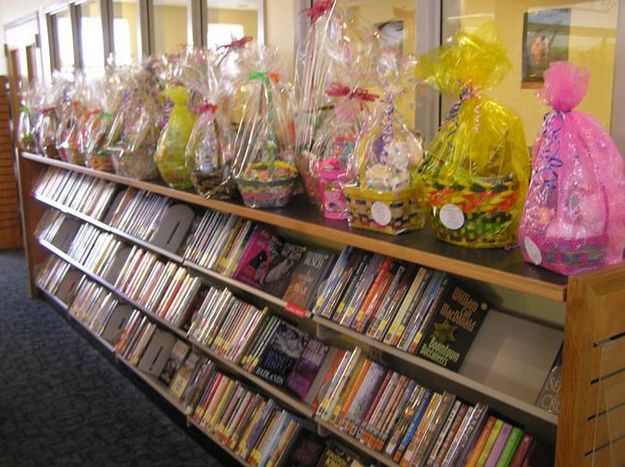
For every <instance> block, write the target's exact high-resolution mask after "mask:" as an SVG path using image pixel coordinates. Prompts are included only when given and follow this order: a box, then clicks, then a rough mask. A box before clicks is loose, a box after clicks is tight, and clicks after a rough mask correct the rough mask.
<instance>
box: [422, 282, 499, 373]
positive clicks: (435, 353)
mask: <svg viewBox="0 0 625 467" xmlns="http://www.w3.org/2000/svg"><path fill="white" fill-rule="evenodd" d="M488 309H489V306H488V304H487V303H485V302H484V301H483V300H482V299H481V298H480V297H477V296H475V295H474V294H473V293H472V292H471V291H469V290H468V289H467V288H466V287H464V286H463V285H462V284H460V283H459V282H458V281H456V280H454V279H451V280H450V281H449V283H448V284H447V288H446V289H445V291H444V292H443V296H442V297H441V300H440V301H439V302H438V304H437V307H436V308H435V309H434V310H433V311H432V313H433V314H432V317H431V319H430V320H429V321H428V323H427V326H426V327H425V328H424V330H423V337H422V339H421V342H420V345H419V348H418V350H417V355H418V356H419V357H422V358H425V359H426V360H430V361H432V362H434V363H437V364H439V365H441V366H443V367H445V368H448V369H450V370H454V371H458V369H459V368H460V365H461V364H462V360H463V359H464V357H465V356H466V354H467V352H468V350H469V347H470V346H471V343H472V342H473V339H474V338H475V336H476V334H477V331H478V330H479V328H480V326H481V325H482V323H483V322H484V318H485V317H486V313H488Z"/></svg>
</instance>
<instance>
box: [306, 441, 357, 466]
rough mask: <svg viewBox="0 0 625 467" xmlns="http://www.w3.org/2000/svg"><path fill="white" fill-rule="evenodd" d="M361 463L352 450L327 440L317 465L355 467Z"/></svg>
mask: <svg viewBox="0 0 625 467" xmlns="http://www.w3.org/2000/svg"><path fill="white" fill-rule="evenodd" d="M362 465H363V464H362V463H361V462H360V458H359V457H358V456H357V455H356V454H355V453H354V452H353V451H350V450H349V449H347V448H345V447H344V446H343V445H341V444H338V443H337V442H335V441H328V443H327V445H326V448H325V450H324V451H323V454H322V456H321V459H319V463H318V464H317V467H356V466H362Z"/></svg>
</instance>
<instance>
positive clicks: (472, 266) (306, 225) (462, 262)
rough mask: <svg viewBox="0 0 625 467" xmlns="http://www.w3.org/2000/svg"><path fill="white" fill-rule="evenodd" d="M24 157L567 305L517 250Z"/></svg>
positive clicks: (554, 284)
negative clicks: (354, 224)
mask: <svg viewBox="0 0 625 467" xmlns="http://www.w3.org/2000/svg"><path fill="white" fill-rule="evenodd" d="M22 157H24V158H25V159H28V160H31V161H35V162H37V163H40V164H45V165H48V166H53V167H59V168H63V169H67V170H72V171H74V172H78V173H84V174H87V175H91V176H93V177H97V178H102V179H105V180H109V181H112V182H116V183H119V184H122V185H127V186H132V187H135V188H139V189H142V190H147V191H151V192H154V193H158V194H161V195H163V196H167V197H169V198H173V199H178V200H180V201H184V202H187V203H191V204H195V205H197V206H203V207H206V208H210V209H214V210H216V211H220V212H226V213H231V214H236V215H239V216H241V217H244V218H247V219H251V220H254V221H258V222H263V223H265V224H269V225H273V226H276V227H280V228H285V229H289V230H292V231H296V232H299V233H302V234H306V235H311V236H313V237H317V238H320V239H332V240H334V241H336V242H339V243H342V244H345V245H352V246H355V247H357V248H362V249H364V250H368V251H371V252H374V253H379V254H382V255H386V256H391V257H393V258H399V259H402V260H405V261H410V262H413V263H417V264H420V265H422V266H426V267H430V268H433V269H438V270H441V271H445V272H449V273H452V274H456V275H459V276H463V277H467V278H470V279H474V280H478V281H482V282H486V283H490V284H493V285H498V286H502V287H506V288H509V289H511V290H516V291H519V292H524V293H529V294H532V295H536V296H539V297H543V298H547V299H549V300H554V301H558V302H563V301H565V300H566V284H567V279H566V277H563V276H560V275H558V274H555V273H552V272H549V271H546V270H543V269H540V268H537V267H534V266H531V265H529V264H527V263H526V262H525V261H523V258H522V257H521V253H520V251H519V250H518V249H513V250H511V251H505V250H504V249H492V250H474V249H468V248H462V247H457V246H454V245H449V244H446V243H443V242H440V241H438V240H437V239H436V237H435V235H434V233H433V232H432V230H431V229H430V228H428V227H426V228H424V229H422V230H419V231H417V232H412V233H406V234H402V235H398V236H389V235H384V234H377V233H373V232H367V231H364V230H356V229H351V228H350V227H348V225H347V223H346V222H345V221H331V220H327V219H325V218H324V217H323V216H322V215H321V214H320V213H318V212H317V211H316V210H314V209H312V208H311V207H310V206H309V205H308V204H307V203H306V201H305V200H304V199H303V198H301V197H300V198H296V199H294V200H293V201H292V202H290V203H289V204H288V205H287V206H285V207H284V208H280V209H273V210H263V209H253V208H249V207H247V206H244V205H243V204H240V203H236V202H226V201H218V200H212V199H205V198H203V197H201V196H199V195H196V194H194V193H189V192H185V191H179V190H174V189H172V188H169V187H167V186H164V185H161V184H157V183H153V182H144V181H140V180H133V179H129V178H126V177H121V176H119V175H115V174H111V173H108V172H100V171H97V170H92V169H89V168H87V167H82V166H77V165H73V164H69V163H67V162H63V161H58V160H53V159H47V158H45V157H41V156H39V155H36V154H30V153H22Z"/></svg>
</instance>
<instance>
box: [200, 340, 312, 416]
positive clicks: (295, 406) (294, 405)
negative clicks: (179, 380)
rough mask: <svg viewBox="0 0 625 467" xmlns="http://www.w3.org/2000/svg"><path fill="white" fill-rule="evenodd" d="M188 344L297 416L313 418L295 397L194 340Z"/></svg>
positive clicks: (306, 407)
mask: <svg viewBox="0 0 625 467" xmlns="http://www.w3.org/2000/svg"><path fill="white" fill-rule="evenodd" d="M188 342H189V343H190V344H191V345H193V347H194V348H196V349H198V350H200V351H201V352H203V353H204V354H206V355H207V356H208V357H210V358H211V359H212V360H213V361H214V362H215V363H216V364H218V365H219V366H221V367H222V368H225V369H227V370H229V371H230V372H232V373H234V374H237V375H239V376H241V377H243V378H245V379H247V380H248V381H250V382H251V383H253V384H254V385H255V386H257V387H259V388H261V389H262V390H263V391H265V392H266V393H267V394H268V395H270V396H271V397H273V398H274V399H277V400H278V401H280V402H282V403H283V404H284V405H285V406H287V407H289V408H290V409H292V410H295V411H296V412H298V413H299V414H301V415H304V416H306V417H308V418H312V417H313V411H312V409H311V408H310V407H308V406H307V405H306V404H304V403H303V402H301V401H299V400H298V399H296V398H295V397H293V396H291V395H290V394H287V393H286V392H284V391H282V390H281V389H279V388H277V387H276V386H274V385H272V384H270V383H268V382H267V381H265V380H264V379H262V378H259V377H258V376H256V375H254V374H252V373H250V372H249V371H247V370H245V369H244V368H242V367H240V366H239V365H237V364H236V363H233V362H231V361H230V360H228V359H226V358H224V357H223V356H221V355H220V354H218V353H216V352H214V351H213V350H211V349H209V348H208V347H206V346H205V345H203V344H201V343H200V342H198V341H196V340H195V339H193V338H189V339H188Z"/></svg>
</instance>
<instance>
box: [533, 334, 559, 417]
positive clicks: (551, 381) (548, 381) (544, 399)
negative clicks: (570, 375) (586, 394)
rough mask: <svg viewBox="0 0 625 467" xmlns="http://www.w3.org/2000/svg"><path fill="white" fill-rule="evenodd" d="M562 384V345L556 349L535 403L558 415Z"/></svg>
mask: <svg viewBox="0 0 625 467" xmlns="http://www.w3.org/2000/svg"><path fill="white" fill-rule="evenodd" d="M561 386H562V346H560V350H559V351H558V355H557V356H556V359H555V361H554V362H553V365H552V366H551V370H550V371H549V374H548V375H547V378H545V384H544V385H543V387H542V389H541V390H540V393H539V394H538V398H537V399H536V405H537V406H538V407H540V408H541V409H544V410H546V411H547V412H549V413H552V414H555V415H558V414H559V413H560V387H561Z"/></svg>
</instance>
